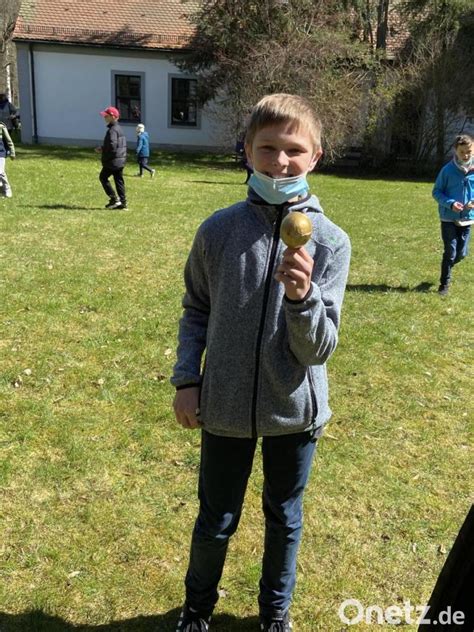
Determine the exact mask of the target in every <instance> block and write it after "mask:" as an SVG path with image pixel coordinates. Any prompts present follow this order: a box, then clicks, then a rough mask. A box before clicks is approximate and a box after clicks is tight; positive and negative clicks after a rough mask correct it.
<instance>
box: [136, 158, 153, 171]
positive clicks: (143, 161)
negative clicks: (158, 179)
mask: <svg viewBox="0 0 474 632" xmlns="http://www.w3.org/2000/svg"><path fill="white" fill-rule="evenodd" d="M137 162H138V168H139V169H140V172H139V173H140V175H143V169H145V170H146V171H149V172H150V173H153V169H150V167H149V166H148V156H138V157H137Z"/></svg>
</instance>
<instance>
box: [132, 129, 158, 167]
mask: <svg viewBox="0 0 474 632" xmlns="http://www.w3.org/2000/svg"><path fill="white" fill-rule="evenodd" d="M135 131H136V133H137V162H138V168H139V172H138V176H139V177H140V178H142V177H143V169H145V170H146V171H148V172H149V174H150V176H151V177H152V178H153V177H154V175H155V170H154V169H150V167H149V166H148V158H149V157H150V137H149V135H148V132H145V126H144V125H143V123H139V124H138V125H137V127H136V129H135Z"/></svg>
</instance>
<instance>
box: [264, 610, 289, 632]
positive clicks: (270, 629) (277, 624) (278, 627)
mask: <svg viewBox="0 0 474 632" xmlns="http://www.w3.org/2000/svg"><path fill="white" fill-rule="evenodd" d="M260 630H261V632H291V630H293V624H292V623H291V619H290V613H289V612H285V614H284V615H283V618H281V617H280V618H279V619H276V618H273V619H267V618H266V617H262V616H260Z"/></svg>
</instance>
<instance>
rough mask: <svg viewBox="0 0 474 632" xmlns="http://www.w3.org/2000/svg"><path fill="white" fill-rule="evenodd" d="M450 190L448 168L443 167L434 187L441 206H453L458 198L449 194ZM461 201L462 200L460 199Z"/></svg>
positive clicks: (435, 196) (434, 194) (434, 193)
mask: <svg viewBox="0 0 474 632" xmlns="http://www.w3.org/2000/svg"><path fill="white" fill-rule="evenodd" d="M447 190H448V174H447V173H446V169H445V168H443V169H441V171H440V172H439V173H438V177H437V178H436V180H435V183H434V187H433V197H434V199H435V200H436V201H437V202H438V204H441V206H445V207H446V208H449V209H450V208H451V207H452V205H453V204H454V202H456V200H455V199H454V198H453V197H452V196H451V195H447V193H446V192H447ZM459 201H460V200H459Z"/></svg>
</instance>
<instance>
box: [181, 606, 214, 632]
mask: <svg viewBox="0 0 474 632" xmlns="http://www.w3.org/2000/svg"><path fill="white" fill-rule="evenodd" d="M210 621H211V614H210V613H206V614H204V613H202V612H197V611H196V610H193V609H192V608H190V607H189V606H188V605H187V604H184V606H183V609H182V611H181V614H180V616H179V621H178V625H177V627H176V632H207V631H208V630H209V623H210Z"/></svg>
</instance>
